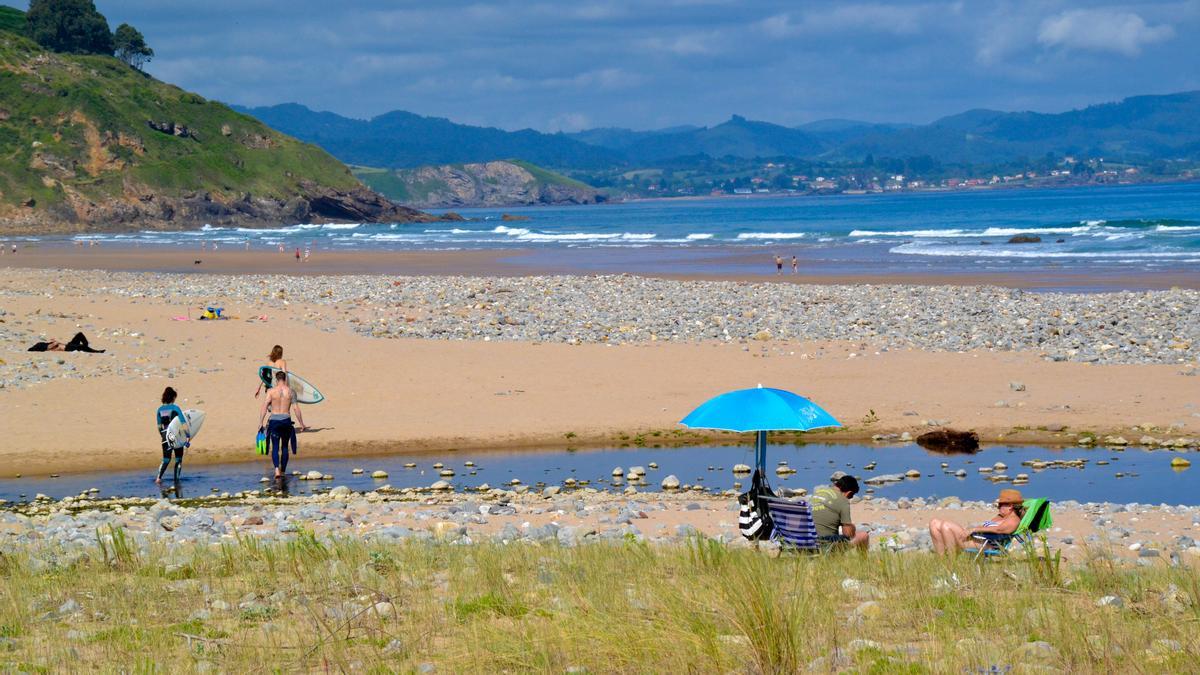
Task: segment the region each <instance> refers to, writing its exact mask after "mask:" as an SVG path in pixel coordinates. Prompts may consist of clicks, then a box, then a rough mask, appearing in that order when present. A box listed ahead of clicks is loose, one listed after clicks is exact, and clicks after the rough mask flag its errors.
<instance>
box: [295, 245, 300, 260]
mask: <svg viewBox="0 0 1200 675" xmlns="http://www.w3.org/2000/svg"><path fill="white" fill-rule="evenodd" d="M296 262H300V247H299V246H297V247H296Z"/></svg>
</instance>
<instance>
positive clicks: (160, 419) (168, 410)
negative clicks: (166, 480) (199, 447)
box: [154, 387, 191, 483]
mask: <svg viewBox="0 0 1200 675" xmlns="http://www.w3.org/2000/svg"><path fill="white" fill-rule="evenodd" d="M176 396H177V394H176V393H175V390H174V389H172V388H171V387H167V388H166V389H163V393H162V405H160V406H158V410H155V411H154V422H155V423H156V424H157V425H158V437H159V439H160V440H161V441H162V464H159V465H158V476H157V477H155V479H154V482H155V483H162V477H163V474H164V473H166V471H167V465H168V464H170V463H171V454H172V452H173V453H174V454H175V480H176V481H178V480H179V472H180V471H182V470H183V450H184V448H187V447H190V446H191V431H190V430H189V429H188V425H187V418H186V417H184V416H183V411H182V410H180V409H179V406H177V405H175V397H176ZM176 417H178V418H179V420H180V425H181V431H183V437H184V438H185V439H187V440H185V441H184V444H183V447H182V448H176V447H175V446H174V445H173V444H172V443H171V441H170V440H168V439H167V427H169V426H171V422H172V421H173V420H174V419H175V418H176Z"/></svg>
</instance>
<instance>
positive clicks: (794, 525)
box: [760, 497, 821, 553]
mask: <svg viewBox="0 0 1200 675" xmlns="http://www.w3.org/2000/svg"><path fill="white" fill-rule="evenodd" d="M760 499H761V500H762V503H764V504H766V506H767V512H768V513H769V514H771V520H772V521H773V522H774V524H775V537H774V538H775V539H776V540H777V541H779V542H780V543H781V544H782V545H783V546H784V547H785V548H790V549H796V550H799V551H805V552H811V553H817V552H819V551H820V550H821V549H820V542H818V541H817V526H816V525H814V524H813V518H812V507H811V506H809V504H808V502H806V501H804V500H803V499H796V500H791V499H780V498H778V497H761V498H760Z"/></svg>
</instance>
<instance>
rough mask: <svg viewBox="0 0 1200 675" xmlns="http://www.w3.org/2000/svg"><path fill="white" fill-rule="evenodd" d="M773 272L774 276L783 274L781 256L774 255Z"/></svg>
mask: <svg viewBox="0 0 1200 675" xmlns="http://www.w3.org/2000/svg"><path fill="white" fill-rule="evenodd" d="M775 274H776V276H778V275H781V274H783V258H780V257H779V256H775Z"/></svg>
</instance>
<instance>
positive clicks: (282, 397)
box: [258, 370, 296, 478]
mask: <svg viewBox="0 0 1200 675" xmlns="http://www.w3.org/2000/svg"><path fill="white" fill-rule="evenodd" d="M294 407H296V395H295V394H294V393H293V392H292V389H291V387H289V386H288V383H287V373H286V372H284V371H282V370H277V371H275V386H274V387H271V388H270V389H268V390H267V398H266V400H264V401H263V404H262V410H261V412H259V415H258V428H259V429H262V428H263V427H264V426H265V427H266V428H267V438H269V439H270V442H271V463H272V464H274V465H275V478H283V474H284V472H285V471H287V463H288V445H289V444H290V445H291V448H292V453H293V454H294V453H295V452H296V428H295V427H294V426H292V408H294ZM281 446H282V447H281Z"/></svg>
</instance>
